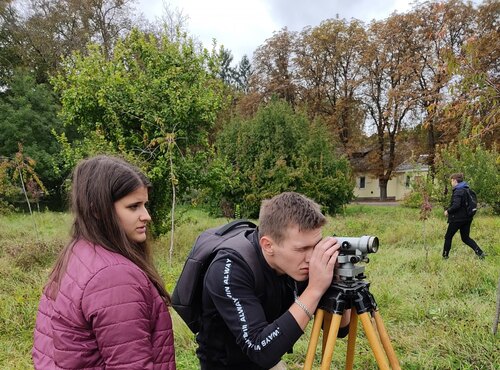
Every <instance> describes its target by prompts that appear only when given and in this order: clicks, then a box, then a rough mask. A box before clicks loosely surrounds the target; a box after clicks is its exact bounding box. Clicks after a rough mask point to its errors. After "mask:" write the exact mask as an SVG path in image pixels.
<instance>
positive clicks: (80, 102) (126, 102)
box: [53, 30, 224, 232]
mask: <svg viewBox="0 0 500 370" xmlns="http://www.w3.org/2000/svg"><path fill="white" fill-rule="evenodd" d="M65 63H66V68H65V71H64V73H63V74H60V75H59V76H57V78H55V79H54V80H53V83H54V85H55V87H56V89H57V91H58V92H59V93H60V94H61V101H62V114H63V117H64V121H65V124H66V125H67V126H69V127H74V128H76V129H77V130H78V132H79V133H80V135H81V137H82V138H81V139H80V141H83V142H84V141H85V139H84V137H85V136H89V137H92V138H100V141H98V142H101V143H103V145H102V147H103V148H106V146H107V145H109V146H111V147H112V149H113V151H116V152H118V153H123V154H124V155H129V156H132V155H133V156H135V157H136V158H138V159H140V160H141V162H142V164H143V167H145V168H146V171H147V174H148V175H149V178H150V179H151V180H152V182H153V185H154V188H155V191H154V192H153V197H152V199H151V200H150V202H151V205H152V213H153V218H154V220H156V223H155V225H154V227H155V230H154V231H156V232H161V231H165V230H166V229H168V224H167V222H166V220H167V214H168V213H169V210H170V207H169V205H170V204H171V201H172V197H173V195H174V194H173V192H172V187H171V186H170V185H171V184H172V176H174V178H175V181H174V183H175V185H176V186H177V190H178V191H179V194H178V195H182V193H183V191H186V181H187V180H186V178H189V177H191V176H196V175H197V174H196V173H191V174H188V173H184V168H183V165H182V163H183V156H184V155H186V154H187V153H188V149H191V150H193V151H197V150H203V149H204V148H206V144H207V137H208V132H209V130H210V128H211V127H212V126H213V124H214V122H215V119H216V116H217V113H218V111H219V110H220V109H221V108H222V106H223V104H224V97H223V95H222V92H223V87H222V83H221V81H220V80H219V79H218V78H217V77H216V75H217V73H218V64H217V63H218V59H217V55H214V54H209V53H208V52H207V51H204V52H201V53H200V52H198V51H197V49H196V45H195V44H194V42H193V40H191V39H189V38H187V37H184V38H182V39H180V40H178V41H174V42H172V41H171V40H170V39H169V38H168V37H167V36H166V35H164V36H163V37H161V38H160V39H157V38H155V37H154V36H153V35H151V34H149V35H147V34H144V33H142V32H140V31H139V30H133V31H132V32H131V33H130V35H128V36H127V37H126V38H125V39H124V40H123V41H119V42H118V43H117V45H116V47H115V49H114V54H113V56H112V58H111V59H110V60H107V59H106V55H105V54H104V53H103V52H102V50H101V49H100V48H99V47H93V48H91V49H90V50H89V55H88V56H82V55H75V56H73V57H72V58H70V59H66V61H65ZM106 143H107V144H106ZM80 154H85V153H80ZM70 156H71V155H70Z"/></svg>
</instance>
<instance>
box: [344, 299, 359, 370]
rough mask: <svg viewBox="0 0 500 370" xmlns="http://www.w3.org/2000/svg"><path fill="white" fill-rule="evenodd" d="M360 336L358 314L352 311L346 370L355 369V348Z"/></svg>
mask: <svg viewBox="0 0 500 370" xmlns="http://www.w3.org/2000/svg"><path fill="white" fill-rule="evenodd" d="M357 335H358V313H357V312H356V310H355V309H354V308H352V309H351V321H350V322H349V336H348V337H347V354H346V360H345V369H346V370H352V369H353V367H354V347H355V346H356V336H357Z"/></svg>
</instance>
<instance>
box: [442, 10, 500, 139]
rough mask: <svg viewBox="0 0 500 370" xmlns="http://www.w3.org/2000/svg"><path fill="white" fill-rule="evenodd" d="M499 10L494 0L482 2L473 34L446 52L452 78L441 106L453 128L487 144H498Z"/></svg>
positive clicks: (499, 112) (499, 118) (499, 81)
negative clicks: (457, 48) (474, 33)
mask: <svg viewBox="0 0 500 370" xmlns="http://www.w3.org/2000/svg"><path fill="white" fill-rule="evenodd" d="M495 14H496V15H497V17H496V18H495V16H494V15H495ZM499 14H500V4H499V3H498V2H489V3H488V2H486V3H484V4H483V5H482V6H481V7H480V8H479V11H478V25H477V32H476V35H475V36H473V37H470V38H468V39H467V40H466V41H465V42H464V43H463V44H462V48H461V50H460V53H456V54H452V55H450V56H448V58H447V63H448V64H447V66H448V73H450V74H453V75H454V76H455V78H454V80H453V83H450V99H449V100H450V102H448V103H447V104H446V105H444V107H443V116H444V117H445V118H446V119H447V120H448V121H450V122H453V123H454V124H453V126H454V128H455V130H454V131H455V132H457V133H460V134H461V136H463V135H465V136H466V137H468V138H474V137H477V138H479V139H480V140H481V142H482V143H484V144H485V145H486V147H489V148H493V146H494V145H497V147H498V145H500V139H499V138H500V106H499V96H500V74H499V73H498V69H499V65H498V60H500V38H499V37H498V36H499V32H498V28H497V26H496V24H497V22H498V15H499ZM449 131H451V130H449ZM456 138H457V134H456V135H455V138H454V139H455V140H456Z"/></svg>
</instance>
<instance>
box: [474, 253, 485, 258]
mask: <svg viewBox="0 0 500 370" xmlns="http://www.w3.org/2000/svg"><path fill="white" fill-rule="evenodd" d="M476 255H477V258H479V259H480V260H484V257H486V253H484V252H480V253H476Z"/></svg>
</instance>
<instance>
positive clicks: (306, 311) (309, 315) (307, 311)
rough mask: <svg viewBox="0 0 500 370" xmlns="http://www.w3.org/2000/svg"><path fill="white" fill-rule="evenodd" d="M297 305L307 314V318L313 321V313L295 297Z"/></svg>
mask: <svg viewBox="0 0 500 370" xmlns="http://www.w3.org/2000/svg"><path fill="white" fill-rule="evenodd" d="M295 303H297V305H298V306H299V307H300V308H302V309H303V310H304V312H305V313H306V315H307V317H309V320H312V319H313V315H312V313H311V312H310V311H309V310H308V309H307V307H306V305H305V304H304V303H302V302H301V301H299V298H298V297H295Z"/></svg>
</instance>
